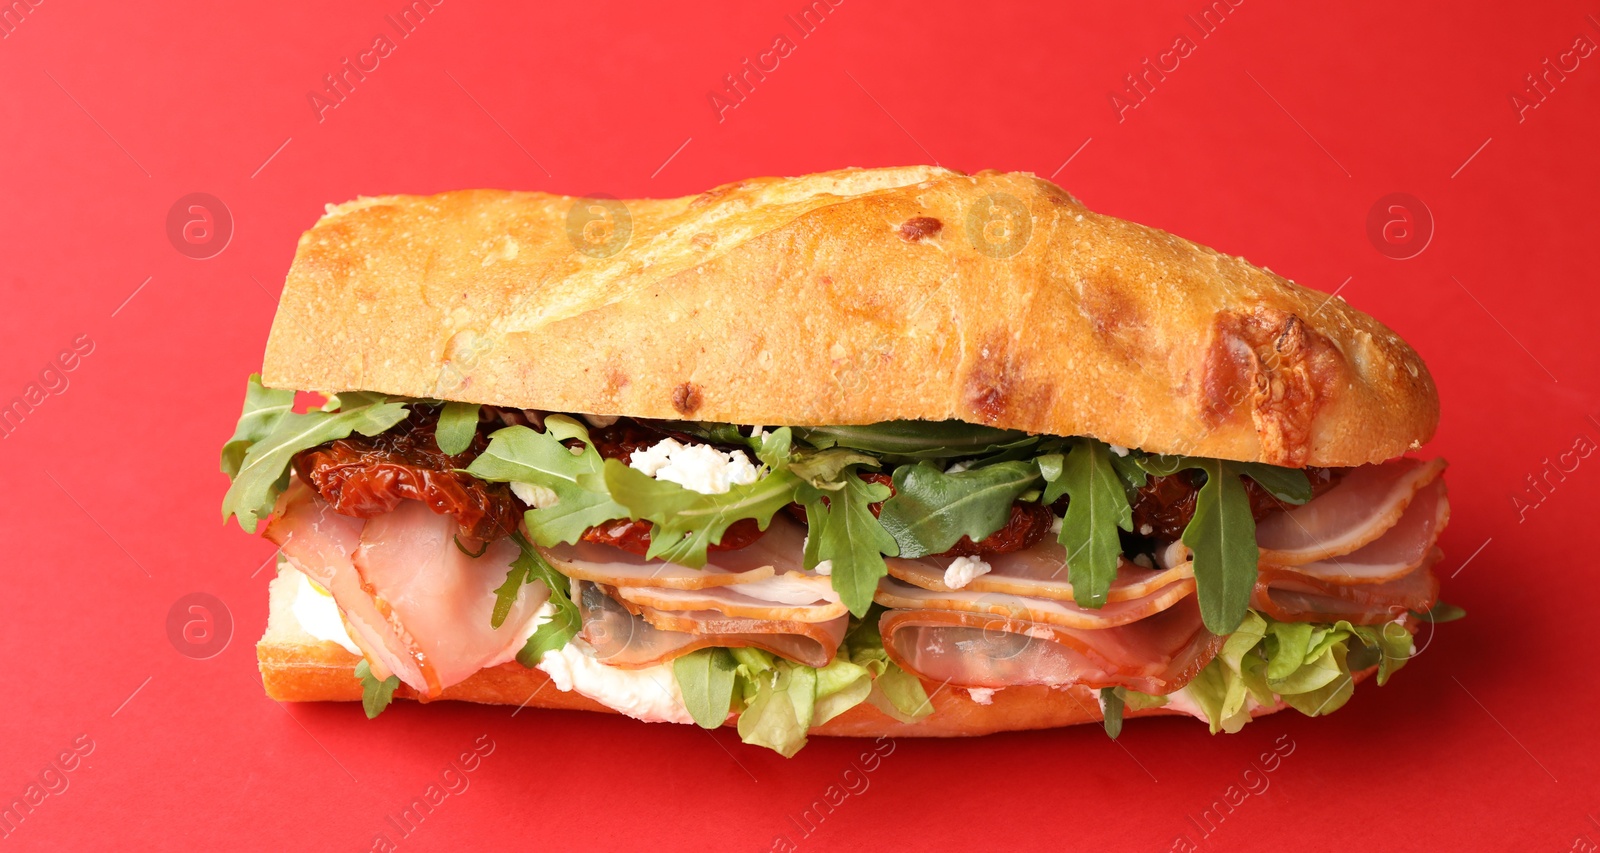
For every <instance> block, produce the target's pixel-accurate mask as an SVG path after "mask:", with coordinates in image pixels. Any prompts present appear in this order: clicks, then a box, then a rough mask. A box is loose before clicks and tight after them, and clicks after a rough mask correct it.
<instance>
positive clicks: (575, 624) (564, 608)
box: [495, 533, 583, 669]
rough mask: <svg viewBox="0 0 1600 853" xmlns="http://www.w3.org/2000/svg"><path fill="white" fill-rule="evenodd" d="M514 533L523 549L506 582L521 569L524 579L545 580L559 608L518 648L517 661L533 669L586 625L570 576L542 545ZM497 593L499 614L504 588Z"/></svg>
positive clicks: (502, 617)
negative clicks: (542, 552) (544, 552)
mask: <svg viewBox="0 0 1600 853" xmlns="http://www.w3.org/2000/svg"><path fill="white" fill-rule="evenodd" d="M511 536H512V538H513V539H515V540H516V542H517V547H519V548H521V549H522V553H521V554H520V555H518V556H517V559H516V560H515V561H514V562H513V563H512V564H511V571H510V572H508V573H507V575H506V583H507V584H509V583H511V578H512V576H513V575H516V574H517V573H519V572H520V573H521V576H522V582H523V583H527V582H530V581H540V582H542V583H543V584H544V586H545V589H547V590H549V592H550V598H549V603H550V607H551V609H553V610H554V611H555V613H554V614H552V615H551V617H550V621H549V622H546V623H544V624H543V625H540V626H539V627H538V628H535V629H534V632H533V636H531V637H529V638H528V642H526V643H524V644H523V646H522V650H521V651H519V652H517V662H518V663H520V664H522V665H523V666H525V667H527V668H529V669H533V668H534V667H536V666H538V665H539V661H540V660H542V659H543V658H544V653H545V652H549V651H555V650H556V649H560V648H561V647H563V646H565V645H566V644H567V643H569V642H571V641H572V638H573V637H575V636H577V634H578V630H579V629H580V628H582V627H583V616H582V615H581V614H579V612H578V606H577V605H576V604H573V603H572V599H571V597H569V595H568V593H569V592H570V591H571V589H572V586H571V582H570V581H568V580H567V578H566V576H565V575H563V574H561V573H560V572H558V571H556V570H555V567H553V566H551V565H550V563H549V562H547V561H546V560H545V558H544V557H543V556H541V555H540V554H539V551H538V549H537V548H534V547H533V544H532V543H530V542H529V541H528V540H527V539H526V538H524V537H523V535H522V534H521V533H513V534H511ZM504 588H505V587H504V586H502V587H501V589H504ZM495 595H496V599H495V612H496V613H497V614H498V613H499V612H500V600H499V597H498V596H499V595H500V590H495ZM512 595H513V596H514V595H515V593H512ZM509 607H510V605H509V604H508V605H507V609H508V610H509ZM499 618H500V620H501V621H502V622H503V621H504V620H505V616H504V615H501V616H500V617H499ZM495 627H499V626H498V625H496V626H495Z"/></svg>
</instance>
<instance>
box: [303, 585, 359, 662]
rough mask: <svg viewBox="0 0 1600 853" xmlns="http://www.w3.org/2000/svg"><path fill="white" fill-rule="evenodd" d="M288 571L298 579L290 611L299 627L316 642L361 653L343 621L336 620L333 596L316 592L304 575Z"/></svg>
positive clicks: (336, 608) (335, 606) (336, 611)
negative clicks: (336, 645) (324, 641)
mask: <svg viewBox="0 0 1600 853" xmlns="http://www.w3.org/2000/svg"><path fill="white" fill-rule="evenodd" d="M290 571H293V572H294V573H295V577H297V578H299V580H298V581H297V582H296V583H295V588H294V603H293V604H292V605H290V608H289V609H290V610H291V611H292V612H293V613H294V618H295V621H296V622H299V623H300V627H301V628H302V629H304V630H305V632H306V633H307V634H310V635H311V636H313V637H316V638H317V639H319V640H326V641H328V642H330V643H338V644H339V645H341V646H344V648H345V650H346V651H348V652H350V654H353V655H359V654H361V649H360V647H358V646H357V645H356V643H355V641H354V640H352V639H350V632H349V631H346V630H345V628H344V620H343V619H342V618H340V617H339V605H337V604H335V603H334V602H333V596H331V595H329V594H327V593H326V592H323V591H322V590H321V589H318V588H317V586H316V585H315V584H313V583H312V582H311V578H308V577H306V575H305V573H304V572H301V571H299V570H295V569H291V570H290Z"/></svg>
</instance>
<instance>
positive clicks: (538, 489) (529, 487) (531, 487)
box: [511, 483, 561, 509]
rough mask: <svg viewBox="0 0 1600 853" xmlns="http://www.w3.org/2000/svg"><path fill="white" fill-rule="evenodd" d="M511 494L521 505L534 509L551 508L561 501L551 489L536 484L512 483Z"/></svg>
mask: <svg viewBox="0 0 1600 853" xmlns="http://www.w3.org/2000/svg"><path fill="white" fill-rule="evenodd" d="M511 492H512V494H514V495H516V496H517V498H518V499H520V500H521V501H522V502H523V503H525V504H527V505H528V506H531V507H533V508H534V509H544V508H546V507H552V506H555V505H556V503H557V502H558V501H560V500H561V499H560V498H558V497H556V493H555V491H554V490H553V489H551V488H549V487H548V486H541V485H539V484H538V483H512V484H511Z"/></svg>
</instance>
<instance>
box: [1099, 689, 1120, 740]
mask: <svg viewBox="0 0 1600 853" xmlns="http://www.w3.org/2000/svg"><path fill="white" fill-rule="evenodd" d="M1100 705H1101V707H1102V708H1104V709H1105V723H1106V736H1107V737H1110V738H1111V739H1112V740H1116V739H1117V735H1120V734H1122V705H1123V702H1122V688H1121V687H1102V688H1100Z"/></svg>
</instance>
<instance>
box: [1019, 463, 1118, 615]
mask: <svg viewBox="0 0 1600 853" xmlns="http://www.w3.org/2000/svg"><path fill="white" fill-rule="evenodd" d="M1044 469H1045V466H1044V465H1041V466H1040V470H1041V471H1043V470H1044ZM1050 469H1051V473H1057V475H1058V478H1057V479H1056V480H1054V481H1051V482H1050V483H1049V484H1048V485H1047V486H1046V487H1045V493H1044V499H1045V500H1046V501H1049V502H1053V501H1054V500H1055V499H1056V498H1057V497H1060V495H1061V493H1062V492H1065V493H1066V495H1067V499H1068V500H1067V514H1066V517H1065V518H1063V519H1062V521H1061V532H1060V533H1059V534H1058V535H1057V541H1059V542H1060V543H1061V544H1062V546H1064V547H1065V548H1066V549H1067V578H1068V579H1069V580H1070V581H1071V582H1072V597H1073V598H1074V599H1075V600H1076V601H1077V603H1078V605H1079V606H1081V607H1102V606H1104V605H1105V603H1106V596H1107V595H1108V594H1109V592H1110V590H1111V582H1112V581H1114V580H1116V577H1117V564H1118V563H1119V562H1120V561H1121V559H1122V539H1121V538H1120V537H1119V536H1117V528H1119V527H1120V528H1122V529H1123V530H1132V529H1133V509H1132V508H1131V507H1130V506H1129V505H1128V493H1127V492H1126V491H1124V490H1123V486H1122V480H1121V478H1120V477H1118V476H1117V472H1116V470H1115V469H1114V468H1112V467H1111V450H1110V448H1108V447H1107V446H1106V445H1105V443H1103V442H1099V441H1095V440H1094V439H1080V440H1078V441H1077V442H1076V443H1075V444H1074V445H1073V447H1072V450H1071V451H1069V452H1068V453H1067V455H1066V458H1065V459H1064V460H1062V462H1061V463H1060V466H1059V468H1057V466H1056V465H1055V464H1054V463H1052V464H1051V465H1050ZM1046 477H1047V479H1048V474H1047V475H1046Z"/></svg>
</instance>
